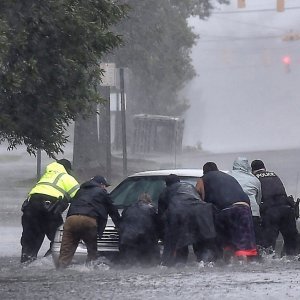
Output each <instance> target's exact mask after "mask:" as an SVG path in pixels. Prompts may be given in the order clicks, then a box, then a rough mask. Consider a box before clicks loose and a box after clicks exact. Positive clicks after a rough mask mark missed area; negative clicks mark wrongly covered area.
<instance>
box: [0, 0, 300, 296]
mask: <svg viewBox="0 0 300 300" xmlns="http://www.w3.org/2000/svg"><path fill="white" fill-rule="evenodd" d="M4 2H5V1H4ZM31 2H32V3H34V2H38V1H31ZM50 2H51V1H50ZM109 2H110V1H109ZM120 2H121V3H124V2H126V3H127V2H130V3H131V4H132V3H133V4H134V3H136V1H120ZM155 2H156V4H157V6H158V7H159V6H160V5H162V4H161V3H160V1H158V0H157V1H154V0H153V1H151V3H152V4H153V3H155ZM163 2H165V1H163ZM167 2H168V1H167ZM171 2H172V1H171ZM175 2H178V1H174V3H175ZM186 2H192V1H186ZM200 2H201V1H200ZM202 2H206V1H202ZM210 2H211V3H212V4H213V6H214V8H213V9H212V10H211V14H210V16H209V17H207V18H206V19H205V20H203V19H199V17H198V16H193V17H191V16H189V17H188V20H187V22H188V24H189V26H191V27H192V29H193V32H194V33H195V34H197V35H199V37H198V38H197V40H196V43H195V44H194V45H193V46H191V47H190V49H191V53H190V57H191V62H190V63H191V65H192V66H193V68H194V69H195V72H196V75H195V76H194V77H192V76H191V78H189V76H187V78H189V79H187V78H185V79H184V80H183V79H182V80H183V81H184V85H181V83H180V86H181V89H180V90H179V91H176V92H178V94H179V95H180V97H181V98H182V99H184V100H183V102H182V103H184V104H186V103H188V106H187V107H185V109H182V110H181V114H179V111H180V110H178V107H180V105H183V104H182V103H179V105H178V103H176V105H178V107H177V106H176V108H175V104H174V110H173V111H172V109H170V110H169V114H168V111H167V110H165V108H164V107H162V106H159V101H158V102H155V100H153V99H151V97H149V98H147V99H148V100H149V99H150V100H149V104H148V105H144V106H143V104H139V103H135V106H134V108H132V107H131V106H130V99H131V98H130V97H132V98H135V99H139V97H143V95H144V93H145V92H149V90H147V83H144V85H143V84H142V85H141V87H142V88H144V89H145V90H143V91H140V90H138V91H137V90H135V88H136V87H139V86H138V84H137V83H134V85H135V84H136V86H134V88H132V87H131V90H130V89H129V86H130V84H129V83H130V80H132V79H133V78H134V79H135V80H137V79H138V78H137V77H138V76H137V77H134V76H132V74H131V73H130V72H131V71H130V70H129V67H128V68H127V65H125V64H126V61H125V62H124V60H123V57H122V59H121V58H120V57H118V58H117V59H116V62H117V66H118V68H116V70H114V71H115V72H117V73H118V76H117V77H119V74H121V72H122V71H121V72H119V71H120V69H119V67H120V68H124V69H123V70H124V71H125V78H123V79H124V82H123V86H122V75H121V76H120V78H116V81H117V82H116V83H115V84H116V86H117V87H113V88H110V90H109V88H108V87H107V86H101V87H100V88H99V90H100V93H102V96H103V97H104V98H105V97H106V98H110V109H109V107H108V106H107V105H104V107H102V109H101V108H99V106H98V109H99V110H100V113H99V115H98V116H97V117H95V118H94V119H93V118H91V119H88V120H87V121H86V120H82V119H76V122H75V125H74V123H73V122H70V124H68V125H69V126H68V128H67V135H68V136H69V141H68V142H66V143H65V144H64V145H63V146H62V149H63V151H64V153H63V154H61V153H60V154H58V155H56V154H55V157H57V158H62V157H64V158H67V159H69V160H70V161H72V163H73V165H74V171H73V174H74V176H75V177H77V178H78V181H79V182H80V183H82V182H83V181H85V180H88V179H89V178H90V177H92V176H94V175H96V174H102V175H105V176H106V177H107V178H109V179H110V182H111V183H112V186H111V187H109V191H111V190H113V189H114V187H116V186H117V184H118V183H119V182H121V181H122V180H123V179H124V178H126V176H128V175H131V174H133V173H135V172H140V171H146V170H156V169H157V170H159V169H179V168H191V169H194V168H198V169H201V168H202V166H203V164H204V163H205V162H207V161H214V162H216V163H217V165H218V167H219V169H220V170H225V171H230V170H232V165H233V162H234V160H235V159H236V158H237V157H246V158H248V160H249V162H251V161H253V160H255V159H261V160H262V161H264V162H265V164H266V167H267V169H269V170H272V171H274V172H275V173H276V174H277V175H278V176H279V177H280V179H281V180H282V182H283V183H284V186H285V189H286V192H287V194H288V195H292V196H293V197H294V199H297V198H299V197H300V182H299V181H300V155H299V154H300V142H299V138H298V136H299V134H298V128H299V125H300V124H299V121H298V115H299V112H300V106H299V105H298V102H297V100H298V98H299V96H298V95H299V93H300V90H299V89H300V87H299V84H298V78H299V75H300V54H299V51H298V50H299V45H300V44H299V43H300V28H299V25H300V21H299V20H300V18H299V13H300V6H299V3H298V1H297V0H286V1H276V0H264V1H261V0H245V1H238V0H231V1H229V3H228V4H223V3H222V4H220V3H219V2H218V1H210ZM221 2H222V1H221ZM149 3H150V2H149ZM281 5H283V7H284V9H283V11H278V10H281V8H280V6H281ZM238 6H240V7H238ZM0 7H1V4H0ZM150 8H151V7H149V8H147V9H150ZM139 9H141V7H140V6H139ZM133 11H134V10H133ZM131 14H132V15H131V16H135V15H134V13H132V12H131ZM145 15H147V14H145ZM148 15H149V16H151V12H148ZM149 22H150V23H149ZM147 24H148V25H149V24H151V20H147ZM0 25H1V24H0ZM151 25H152V24H151ZM149 26H150V25H149ZM128 28H129V27H127V26H124V29H125V30H126V29H128ZM125 33H126V32H125ZM121 34H124V31H122V30H121ZM125 36H126V35H125ZM0 37H1V36H0ZM131 37H132V36H131ZM164 38H165V39H166V36H164ZM149 39H150V37H149ZM170 39H171V38H170ZM166 42H167V39H166ZM158 45H159V43H158ZM0 46H2V44H1V41H0ZM148 46H149V45H148ZM125 47H126V44H125ZM0 50H1V48H0ZM131 50H132V49H131ZM120 51H122V48H121V50H120ZM124 53H125V54H126V52H124ZM124 53H122V52H121V55H123V56H124ZM155 55H157V54H155ZM124 57H126V56H124ZM105 59H107V61H109V62H110V61H113V60H112V58H111V57H110V56H108V57H105ZM130 63H131V65H132V66H134V63H132V61H131V62H130ZM130 63H129V62H128V65H130ZM137 63H140V61H137ZM180 63H182V62H180ZM120 64H122V65H120ZM107 66H108V65H107ZM107 66H104V68H106V67H107ZM108 67H110V66H108ZM147 67H149V65H147ZM149 70H150V69H149ZM149 70H148V71H149ZM2 71H3V70H1V72H2ZM168 71H169V72H171V68H170V69H168ZM106 72H107V73H109V72H111V69H110V68H108V69H106ZM149 72H150V71H149ZM140 74H142V73H139V75H140ZM156 75H157V74H156ZM169 75H170V79H171V80H172V79H173V80H174V77H171V75H172V74H169ZM140 76H142V75H140ZM1 78H2V77H1ZM141 78H142V79H144V78H143V77H141ZM106 79H107V78H106ZM177 79H178V78H177ZM49 80H50V79H49ZM107 80H110V78H108V79H107ZM165 80H166V79H165ZM119 81H121V82H119ZM166 81H167V80H166ZM0 84H1V83H0ZM162 84H163V82H162ZM150 85H151V82H150V78H149V86H150ZM171 86H172V85H171ZM169 87H170V86H168V88H169ZM122 89H124V90H125V94H123V93H122ZM157 89H158V92H157V93H155V97H157V96H161V97H162V99H164V98H163V97H164V93H168V92H170V91H169V90H168V89H167V90H166V91H163V92H162V91H161V90H159V89H160V87H157ZM108 94H109V97H108ZM124 98H125V100H126V105H124V102H123V101H124ZM166 99H167V98H166ZM0 101H2V100H1V99H0ZM151 101H152V102H151ZM166 101H167V100H166ZM185 101H187V102H185ZM77 104H79V102H78V103H77V102H76V104H75V105H77ZM1 105H2V104H1ZM151 106H157V107H156V108H153V109H152V108H151ZM166 106H169V107H170V106H172V105H171V104H170V103H168V104H167V105H166ZM183 106H184V105H183ZM1 107H2V106H1ZM143 109H144V111H143ZM151 109H152V110H151ZM107 111H110V116H109V118H108V114H107ZM160 111H161V112H163V113H160ZM124 112H125V113H126V118H127V119H126V122H127V123H126V126H124V124H125V123H123V122H125V120H124V119H123V117H124V115H123V113H124ZM161 115H163V116H161ZM130 116H131V119H130ZM132 116H134V117H132ZM1 118H2V115H1V112H0V121H1V122H2V119H1ZM148 118H149V119H148ZM174 120H176V123H175V124H177V125H178V124H179V125H178V126H179V130H177V131H176V132H175V133H174V132H173V130H174V128H173V127H172V126H173V125H172V124H174ZM35 121H36V122H38V121H39V120H38V119H37V120H35ZM106 122H109V123H110V126H109V130H108V129H107V126H106V127H105V126H104V124H105V123H106ZM177 122H178V123H177ZM150 123H151V124H152V125H151V126H149V124H150ZM78 124H80V128H79V125H78ZM162 124H168V125H167V126H165V125H163V126H162ZM177 125H175V126H177ZM76 126H77V127H76ZM101 126H102V127H101ZM104 127H105V128H104ZM124 128H125V132H124ZM149 128H150V129H149ZM151 128H152V129H151ZM153 128H156V129H155V133H154V131H153ZM122 129H123V130H122ZM0 130H1V131H2V128H0ZM146 130H148V131H146ZM145 132H147V133H148V134H149V136H147V138H146V139H145V138H143V137H144V136H143V134H145ZM108 135H109V136H108ZM2 138H3V135H1V139H2ZM95 140H97V141H95ZM25 141H26V140H25ZM107 143H108V144H111V147H107ZM45 144H46V142H45ZM41 145H42V144H36V145H35V146H41ZM75 145H77V148H76V149H75ZM99 145H100V146H99ZM124 145H125V147H126V151H124ZM26 146H28V145H27V144H26V145H24V144H21V145H17V147H16V148H14V149H12V150H10V151H8V149H7V148H8V147H9V143H8V141H6V140H5V139H4V140H3V141H1V144H0V165H1V168H0V192H1V203H0V236H1V243H0V270H1V273H0V295H1V299H4V300H6V299H157V298H160V299H220V298H223V299H251V298H253V297H255V298H256V299H296V298H298V297H299V294H300V284H299V283H300V279H299V276H298V274H299V270H300V261H299V259H300V256H299V255H296V256H283V257H281V249H282V237H281V236H280V237H279V239H278V241H277V244H276V251H275V252H273V253H266V252H263V253H262V257H261V259H260V260H259V261H253V262H248V263H247V262H244V261H239V260H234V259H233V260H231V261H230V262H226V263H225V262H224V261H217V262H209V263H207V262H202V261H200V262H198V261H197V260H196V259H195V256H194V253H193V251H192V249H190V252H189V257H188V262H187V263H186V264H185V265H180V264H179V265H175V266H171V267H166V266H163V265H158V266H147V267H145V266H141V265H135V266H128V265H127V266H122V265H120V264H118V263H117V262H114V261H111V260H109V259H108V258H106V257H102V256H101V257H100V258H99V259H98V260H96V261H94V262H92V263H91V264H84V263H83V262H79V263H75V264H73V265H71V266H70V267H68V268H67V269H65V270H57V269H56V268H55V264H54V262H53V259H52V257H51V255H50V256H47V257H44V254H45V253H46V251H47V250H48V248H49V240H48V239H47V238H46V237H45V239H44V242H43V244H42V246H41V249H40V251H39V253H38V257H37V259H36V260H35V261H33V262H32V263H29V264H21V263H20V257H21V244H20V238H21V235H22V225H21V216H22V212H21V206H22V203H23V201H24V200H25V199H26V197H27V195H28V192H29V191H30V189H31V188H32V187H33V185H34V184H35V183H36V181H37V178H39V177H40V175H41V174H42V173H43V172H44V170H45V168H46V166H47V165H48V164H49V163H51V162H52V161H53V158H50V157H49V156H48V155H47V153H46V151H41V152H40V151H37V152H36V156H35V155H29V154H28V152H27V151H26V150H28V149H26ZM37 148H38V147H35V148H34V149H35V150H36V149H37ZM108 148H109V150H108ZM42 149H43V148H42ZM53 149H54V148H51V150H53ZM64 217H65V215H64ZM297 227H298V230H300V223H299V219H298V221H297Z"/></svg>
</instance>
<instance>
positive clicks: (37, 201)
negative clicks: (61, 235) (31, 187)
mask: <svg viewBox="0 0 300 300" xmlns="http://www.w3.org/2000/svg"><path fill="white" fill-rule="evenodd" d="M56 200H57V199H56V198H53V197H49V196H46V195H42V194H34V195H32V196H31V197H30V200H29V201H28V203H27V205H26V206H25V207H23V215H22V226H23V232H22V237H21V245H22V254H21V262H22V263H23V262H26V261H31V260H34V259H36V257H37V254H38V252H39V250H40V248H41V246H42V243H43V241H44V238H45V235H46V236H47V238H48V239H49V240H50V242H51V244H52V242H53V240H54V237H55V233H56V230H57V229H58V227H59V226H60V225H61V224H63V219H62V216H61V215H60V214H53V213H49V212H48V210H47V207H46V205H45V201H50V202H51V201H56ZM51 244H50V245H51Z"/></svg>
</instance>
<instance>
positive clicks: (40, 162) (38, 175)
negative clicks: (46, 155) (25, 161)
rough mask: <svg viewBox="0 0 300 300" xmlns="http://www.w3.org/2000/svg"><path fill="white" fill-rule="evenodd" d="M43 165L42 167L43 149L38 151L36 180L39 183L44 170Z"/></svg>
mask: <svg viewBox="0 0 300 300" xmlns="http://www.w3.org/2000/svg"><path fill="white" fill-rule="evenodd" d="M41 165H42V151H41V149H38V150H37V151H36V179H37V181H39V180H40V178H41V169H42V167H41Z"/></svg>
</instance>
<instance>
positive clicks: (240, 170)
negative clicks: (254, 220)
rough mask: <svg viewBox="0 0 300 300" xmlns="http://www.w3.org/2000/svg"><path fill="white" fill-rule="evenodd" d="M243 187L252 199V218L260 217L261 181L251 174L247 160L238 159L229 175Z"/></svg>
mask: <svg viewBox="0 0 300 300" xmlns="http://www.w3.org/2000/svg"><path fill="white" fill-rule="evenodd" d="M229 174H230V175H231V176H233V177H234V178H235V179H236V180H237V181H238V182H239V184H240V185H241V187H242V188H243V190H244V192H245V193H246V194H247V195H248V197H249V199H250V205H251V210H252V216H254V217H256V216H260V213H259V205H260V202H261V185H260V181H259V179H257V177H256V176H254V175H253V174H252V173H251V167H250V164H249V162H248V159H247V158H244V157H238V158H237V159H236V160H235V161H234V162H233V167H232V171H231V172H230V173H229Z"/></svg>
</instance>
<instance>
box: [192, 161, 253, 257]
mask: <svg viewBox="0 0 300 300" xmlns="http://www.w3.org/2000/svg"><path fill="white" fill-rule="evenodd" d="M203 174H204V175H203V176H202V178H201V179H199V180H198V182H197V185H196V188H197V190H198V191H199V193H200V195H201V197H202V199H204V201H206V202H208V203H212V204H213V205H214V206H215V208H216V209H217V212H216V218H215V219H216V230H217V234H218V240H220V242H221V245H222V247H223V249H224V250H228V251H225V253H231V252H232V253H233V254H234V256H236V257H238V258H242V259H245V260H247V259H248V258H250V257H257V249H256V243H255V234H254V228H253V221H252V215H251V208H250V200H249V198H248V196H247V195H246V193H245V192H244V191H243V189H242V187H241V186H240V184H239V183H238V182H237V180H236V179H235V178H233V177H232V176H230V175H228V174H226V173H224V172H222V171H219V170H218V167H217V165H216V164H215V163H214V162H207V163H206V164H204V166H203Z"/></svg>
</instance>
